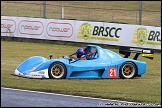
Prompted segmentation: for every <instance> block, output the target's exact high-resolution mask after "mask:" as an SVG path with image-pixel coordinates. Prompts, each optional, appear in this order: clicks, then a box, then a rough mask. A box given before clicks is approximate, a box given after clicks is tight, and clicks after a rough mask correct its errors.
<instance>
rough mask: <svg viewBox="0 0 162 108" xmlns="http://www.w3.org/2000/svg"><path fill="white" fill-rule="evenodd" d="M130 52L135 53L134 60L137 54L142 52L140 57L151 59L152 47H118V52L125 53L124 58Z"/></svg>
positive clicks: (152, 55)
mask: <svg viewBox="0 0 162 108" xmlns="http://www.w3.org/2000/svg"><path fill="white" fill-rule="evenodd" d="M131 52H133V53H136V55H135V56H134V58H133V59H134V60H137V58H138V56H139V55H140V54H142V57H146V58H149V59H153V57H154V51H153V50H152V49H141V48H130V47H123V46H122V47H120V48H119V53H120V54H123V55H125V56H124V58H128V57H129V56H130V54H131Z"/></svg>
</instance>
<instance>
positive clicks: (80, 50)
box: [76, 48, 86, 60]
mask: <svg viewBox="0 0 162 108" xmlns="http://www.w3.org/2000/svg"><path fill="white" fill-rule="evenodd" d="M76 55H77V58H80V59H81V60H86V57H85V51H84V49H83V48H78V49H77V51H76Z"/></svg>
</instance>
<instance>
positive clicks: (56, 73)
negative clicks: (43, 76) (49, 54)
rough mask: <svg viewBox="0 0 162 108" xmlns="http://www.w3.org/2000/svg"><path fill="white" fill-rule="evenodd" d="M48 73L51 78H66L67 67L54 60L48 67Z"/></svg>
mask: <svg viewBox="0 0 162 108" xmlns="http://www.w3.org/2000/svg"><path fill="white" fill-rule="evenodd" d="M48 74H49V78H51V79H64V78H66V74H67V69H66V67H65V65H64V64H62V63H60V62H55V63H53V64H52V65H51V66H50V67H49V70H48Z"/></svg>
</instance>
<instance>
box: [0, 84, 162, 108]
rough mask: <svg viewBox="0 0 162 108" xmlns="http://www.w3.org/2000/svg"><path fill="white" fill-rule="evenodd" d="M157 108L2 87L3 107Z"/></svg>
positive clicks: (151, 105)
mask: <svg viewBox="0 0 162 108" xmlns="http://www.w3.org/2000/svg"><path fill="white" fill-rule="evenodd" d="M131 106H133V107H144V106H146V107H154V106H155V107H157V106H160V107H161V105H159V104H146V103H135V102H127V101H119V100H110V99H100V98H92V97H82V96H72V95H64V94H56V93H47V92H39V91H30V90H21V89H12V88H4V87H1V107H131Z"/></svg>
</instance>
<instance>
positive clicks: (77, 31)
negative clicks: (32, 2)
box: [1, 16, 161, 50]
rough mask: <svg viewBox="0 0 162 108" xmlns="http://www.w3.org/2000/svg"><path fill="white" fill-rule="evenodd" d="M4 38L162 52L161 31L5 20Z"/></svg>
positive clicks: (129, 26) (72, 21) (103, 25)
mask: <svg viewBox="0 0 162 108" xmlns="http://www.w3.org/2000/svg"><path fill="white" fill-rule="evenodd" d="M1 36H11V37H24V38H37V39H48V40H62V41H75V42H84V43H93V44H95V43H99V44H107V45H117V46H129V47H140V48H150V49H159V50H161V27H154V26H143V25H130V24H116V23H107V22H90V21H77V20H60V19H42V18H30V17H10V16H1Z"/></svg>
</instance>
